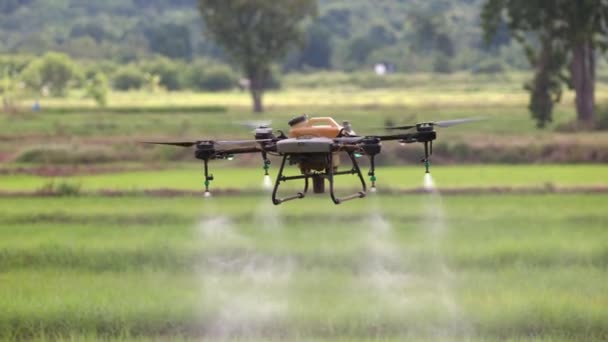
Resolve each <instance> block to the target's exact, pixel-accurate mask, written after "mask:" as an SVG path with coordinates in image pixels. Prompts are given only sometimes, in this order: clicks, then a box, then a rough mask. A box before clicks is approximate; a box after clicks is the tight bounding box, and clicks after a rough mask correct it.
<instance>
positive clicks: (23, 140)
mask: <svg viewBox="0 0 608 342" xmlns="http://www.w3.org/2000/svg"><path fill="white" fill-rule="evenodd" d="M324 77H329V78H328V79H327V80H324V79H323V78H324ZM332 77H333V78H332ZM335 77H336V76H335V75H334V76H332V75H322V74H321V75H300V76H297V77H295V76H292V77H291V78H287V79H285V83H286V84H287V85H288V89H287V90H282V91H278V92H271V93H269V94H268V96H267V97H266V100H267V102H266V103H267V105H268V112H267V113H265V114H264V115H263V116H255V115H254V114H252V113H251V112H250V110H249V108H248V104H249V102H248V101H249V99H248V96H247V94H244V93H236V92H231V93H212V94H194V93H157V94H146V93H143V92H141V93H140V92H129V93H113V94H111V96H110V102H109V106H108V107H107V108H95V107H94V106H93V105H92V103H91V101H90V100H86V99H82V94H79V93H78V92H76V93H73V94H70V97H69V98H65V99H44V100H43V101H42V108H43V110H42V111H41V112H38V113H32V112H28V111H23V112H21V113H12V114H5V113H2V114H0V289H1V291H0V308H1V310H0V340H41V341H48V340H70V341H81V340H92V341H93V340H100V339H103V340H121V341H122V340H129V341H131V340H136V341H140V340H141V341H148V340H185V341H189V340H197V341H198V340H205V341H217V340H237V341H268V340H285V341H404V340H412V341H427V340H445V341H452V340H467V341H498V340H513V341H520V340H522V341H523V340H526V341H527V340H534V341H573V340H579V341H603V340H608V310H606V307H608V271H607V270H608V231H607V230H606V227H608V214H607V212H606V208H607V207H608V195H607V194H608V177H606V175H608V164H607V162H608V135H607V134H606V133H605V132H601V131H594V132H579V131H576V130H574V131H571V130H568V129H564V127H566V128H567V126H568V124H569V122H570V121H571V120H572V118H573V117H574V113H573V109H572V94H571V93H566V94H565V98H564V101H563V103H562V104H561V105H559V106H557V107H556V113H555V120H554V122H553V123H552V124H551V125H550V126H549V127H548V128H547V129H545V130H537V129H536V128H535V127H534V123H533V122H532V121H531V120H530V119H529V114H528V113H527V110H526V102H527V95H526V93H525V92H524V91H523V90H522V88H521V84H522V82H523V80H524V79H525V75H520V74H508V75H503V76H496V77H490V76H487V77H486V76H471V75H461V74H456V75H450V76H429V75H413V76H411V77H410V76H408V77H405V76H403V75H400V76H399V77H402V78H399V79H392V80H388V81H387V82H394V83H395V84H399V85H400V87H393V86H391V87H390V88H385V89H358V88H350V87H345V86H344V85H343V84H342V85H341V86H340V87H335V88H334V87H329V88H328V87H326V88H324V87H320V88H314V89H311V88H310V87H311V85H315V84H320V83H324V82H325V81H331V80H332V79H333V80H334V81H335V79H334V78H335ZM607 87H608V86H607V85H606V84H605V83H600V84H599V85H598V89H599V90H598V98H599V100H600V102H601V103H605V101H606V100H608V97H606V95H605V94H608V92H606V91H605V90H606V89H608V88H607ZM26 104H27V101H24V105H26ZM301 113H309V114H312V115H330V116H334V117H335V118H336V119H337V120H339V121H341V120H347V119H348V120H350V121H351V122H352V123H353V126H354V128H355V130H356V131H357V132H358V133H363V134H366V133H368V132H374V133H380V132H383V131H382V130H381V129H379V127H381V126H383V125H384V124H385V123H386V122H387V121H390V122H392V123H407V122H413V121H420V120H435V119H450V118H458V117H478V116H484V117H487V118H489V120H486V121H483V122H479V123H475V124H471V125H468V126H462V127H458V128H454V129H452V128H451V129H447V130H442V131H441V132H440V133H439V142H438V144H437V146H436V155H435V157H436V158H435V159H433V166H432V169H431V170H432V172H433V177H434V180H435V181H436V184H437V190H434V191H431V192H429V191H423V190H422V189H421V188H422V184H423V179H422V178H423V167H422V166H421V165H416V163H417V159H418V158H419V156H420V153H421V150H420V148H419V146H416V148H412V147H408V148H402V147H400V146H398V145H397V144H393V145H390V144H386V145H385V146H384V147H383V148H384V149H385V150H384V151H385V153H383V157H382V158H381V159H380V160H379V162H380V164H381V167H380V168H379V170H378V173H377V174H378V189H379V191H378V193H377V194H375V195H370V196H369V197H368V198H366V199H365V200H355V201H352V202H348V203H344V204H342V205H340V206H334V205H333V204H332V203H331V202H330V200H329V198H328V196H309V197H307V198H306V199H303V200H300V201H294V202H289V203H286V204H283V205H281V206H278V207H275V206H273V205H272V204H271V202H270V198H269V196H270V195H269V194H268V190H267V189H263V187H262V183H263V182H262V180H263V178H262V169H261V162H260V158H259V157H258V156H255V157H253V156H252V157H242V158H237V159H236V160H234V161H222V162H216V163H213V164H212V173H214V174H215V178H216V179H215V180H214V181H213V182H212V186H211V189H212V192H214V195H213V197H212V198H208V199H205V198H203V197H202V196H201V195H202V186H203V177H202V167H201V165H200V164H199V163H194V162H192V152H191V151H190V150H188V149H174V148H168V147H149V146H143V145H141V144H138V143H137V141H142V140H149V139H177V140H184V139H199V138H203V137H209V138H218V137H229V138H239V139H240V138H250V137H251V132H250V130H249V129H247V128H243V127H241V126H239V125H238V123H239V122H242V121H247V120H251V119H261V120H267V119H270V120H273V126H274V127H275V128H285V127H286V126H287V125H286V121H287V120H288V119H289V118H291V117H293V116H295V115H297V114H301ZM276 164H277V160H273V168H272V169H271V175H273V176H274V175H276V173H275V172H276ZM363 164H365V161H363ZM363 170H364V171H367V167H366V166H365V165H364V167H363ZM292 171H293V170H292ZM337 181H338V184H339V190H340V191H347V190H349V189H351V188H353V187H354V186H356V182H354V180H353V179H352V177H345V178H338V180H337ZM297 186H299V185H294V184H293V183H292V184H291V185H290V184H289V183H288V184H287V186H286V187H285V188H284V190H285V191H294V189H296V187H297Z"/></svg>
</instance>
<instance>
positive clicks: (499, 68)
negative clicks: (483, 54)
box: [471, 59, 507, 74]
mask: <svg viewBox="0 0 608 342" xmlns="http://www.w3.org/2000/svg"><path fill="white" fill-rule="evenodd" d="M505 71H507V67H506V66H505V63H503V62H502V61H500V60H495V59H486V60H483V61H481V62H479V63H478V64H477V65H476V66H475V67H473V70H471V72H473V73H474V74H499V73H503V72H505Z"/></svg>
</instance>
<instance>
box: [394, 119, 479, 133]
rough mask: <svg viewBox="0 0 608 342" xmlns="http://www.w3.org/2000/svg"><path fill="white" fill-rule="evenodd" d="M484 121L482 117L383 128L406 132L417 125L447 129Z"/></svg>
mask: <svg viewBox="0 0 608 342" xmlns="http://www.w3.org/2000/svg"><path fill="white" fill-rule="evenodd" d="M485 119H486V118H483V117H480V118H466V119H454V120H445V121H436V122H425V123H419V124H416V125H407V126H391V127H385V129H387V130H408V129H412V128H416V127H418V126H419V125H430V126H436V127H441V128H447V127H452V126H456V125H461V124H465V123H470V122H476V121H481V120H485Z"/></svg>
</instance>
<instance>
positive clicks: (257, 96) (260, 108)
mask: <svg viewBox="0 0 608 342" xmlns="http://www.w3.org/2000/svg"><path fill="white" fill-rule="evenodd" d="M253 84H254V82H251V89H250V90H249V91H250V92H251V99H252V100H253V111H254V112H256V113H262V112H264V105H263V103H262V96H263V93H264V91H263V90H262V89H255V88H254V86H253Z"/></svg>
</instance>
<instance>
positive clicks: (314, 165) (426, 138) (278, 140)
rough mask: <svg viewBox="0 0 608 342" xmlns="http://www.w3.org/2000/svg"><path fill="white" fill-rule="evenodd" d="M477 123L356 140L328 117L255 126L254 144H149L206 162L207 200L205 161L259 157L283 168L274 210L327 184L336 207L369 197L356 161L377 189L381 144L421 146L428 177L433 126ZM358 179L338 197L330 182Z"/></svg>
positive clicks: (419, 127) (427, 126)
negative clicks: (291, 172)
mask: <svg viewBox="0 0 608 342" xmlns="http://www.w3.org/2000/svg"><path fill="white" fill-rule="evenodd" d="M476 120H478V119H464V120H452V121H444V122H430V123H422V124H416V125H412V126H401V127H389V128H388V129H393V130H413V129H415V131H414V132H410V133H399V134H393V135H370V136H360V135H357V134H356V133H355V132H354V131H353V130H352V129H351V127H350V124H349V123H348V122H344V123H343V124H342V125H340V124H338V123H337V122H336V121H335V120H334V119H332V118H330V117H313V118H309V117H308V116H307V115H302V116H298V117H296V118H294V119H292V120H290V121H289V123H288V124H289V126H290V130H289V135H288V136H287V135H285V133H284V132H282V131H277V133H279V135H278V136H277V135H275V131H274V130H273V129H272V128H271V127H269V126H268V125H267V124H266V125H258V127H257V128H256V129H255V139H254V140H225V141H215V140H200V141H194V142H148V143H151V144H161V145H173V146H182V147H191V146H195V147H196V150H195V157H196V158H197V159H200V160H202V161H203V163H204V172H205V194H206V195H209V185H210V182H211V181H212V180H213V179H214V177H213V175H211V174H209V161H210V160H216V159H229V158H232V156H234V155H236V154H245V153H259V154H260V155H261V157H262V160H263V163H264V173H265V175H268V169H269V168H270V160H269V159H268V156H269V155H273V156H278V157H281V165H280V168H279V173H278V175H277V178H276V181H275V184H274V188H273V192H272V202H273V203H274V204H276V205H278V204H281V203H283V202H287V201H290V200H294V199H299V198H304V197H305V196H306V194H307V192H308V190H309V184H310V182H311V181H312V183H313V192H314V193H325V184H326V181H327V183H329V193H330V196H331V199H332V201H333V202H334V203H335V204H340V203H342V202H345V201H349V200H352V199H356V198H363V197H365V196H366V194H367V184H366V182H365V179H364V177H363V174H362V172H361V169H360V168H359V164H358V162H357V159H356V158H357V157H360V156H367V157H368V158H369V161H370V168H369V171H368V173H367V174H368V176H369V177H370V182H371V188H370V190H371V191H375V189H376V173H375V168H376V164H375V158H376V156H377V155H378V154H380V153H381V151H382V142H383V141H398V142H400V143H406V144H409V143H416V142H419V143H422V144H424V157H423V158H422V162H423V163H424V164H425V169H426V172H427V173H428V172H429V157H430V156H431V155H432V153H433V141H434V140H435V139H436V138H437V133H436V132H435V129H434V128H435V127H436V126H437V127H449V126H452V125H456V124H460V123H465V122H470V121H476ZM341 154H346V155H347V156H348V159H349V160H350V162H351V164H352V165H351V167H350V169H344V170H342V169H341V167H340V155H341ZM287 163H289V165H297V167H298V169H299V171H300V174H299V175H296V176H285V175H284V170H285V166H286V164H287ZM342 175H351V176H356V177H357V178H358V179H359V181H360V183H361V189H360V190H359V191H357V192H356V193H354V194H350V195H345V196H342V197H339V196H337V195H336V193H335V189H334V180H335V177H337V176H342ZM292 180H303V181H304V189H303V190H302V191H300V192H298V193H296V194H295V195H291V196H286V197H278V195H277V194H278V190H279V187H280V185H281V183H283V182H287V181H292Z"/></svg>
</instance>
